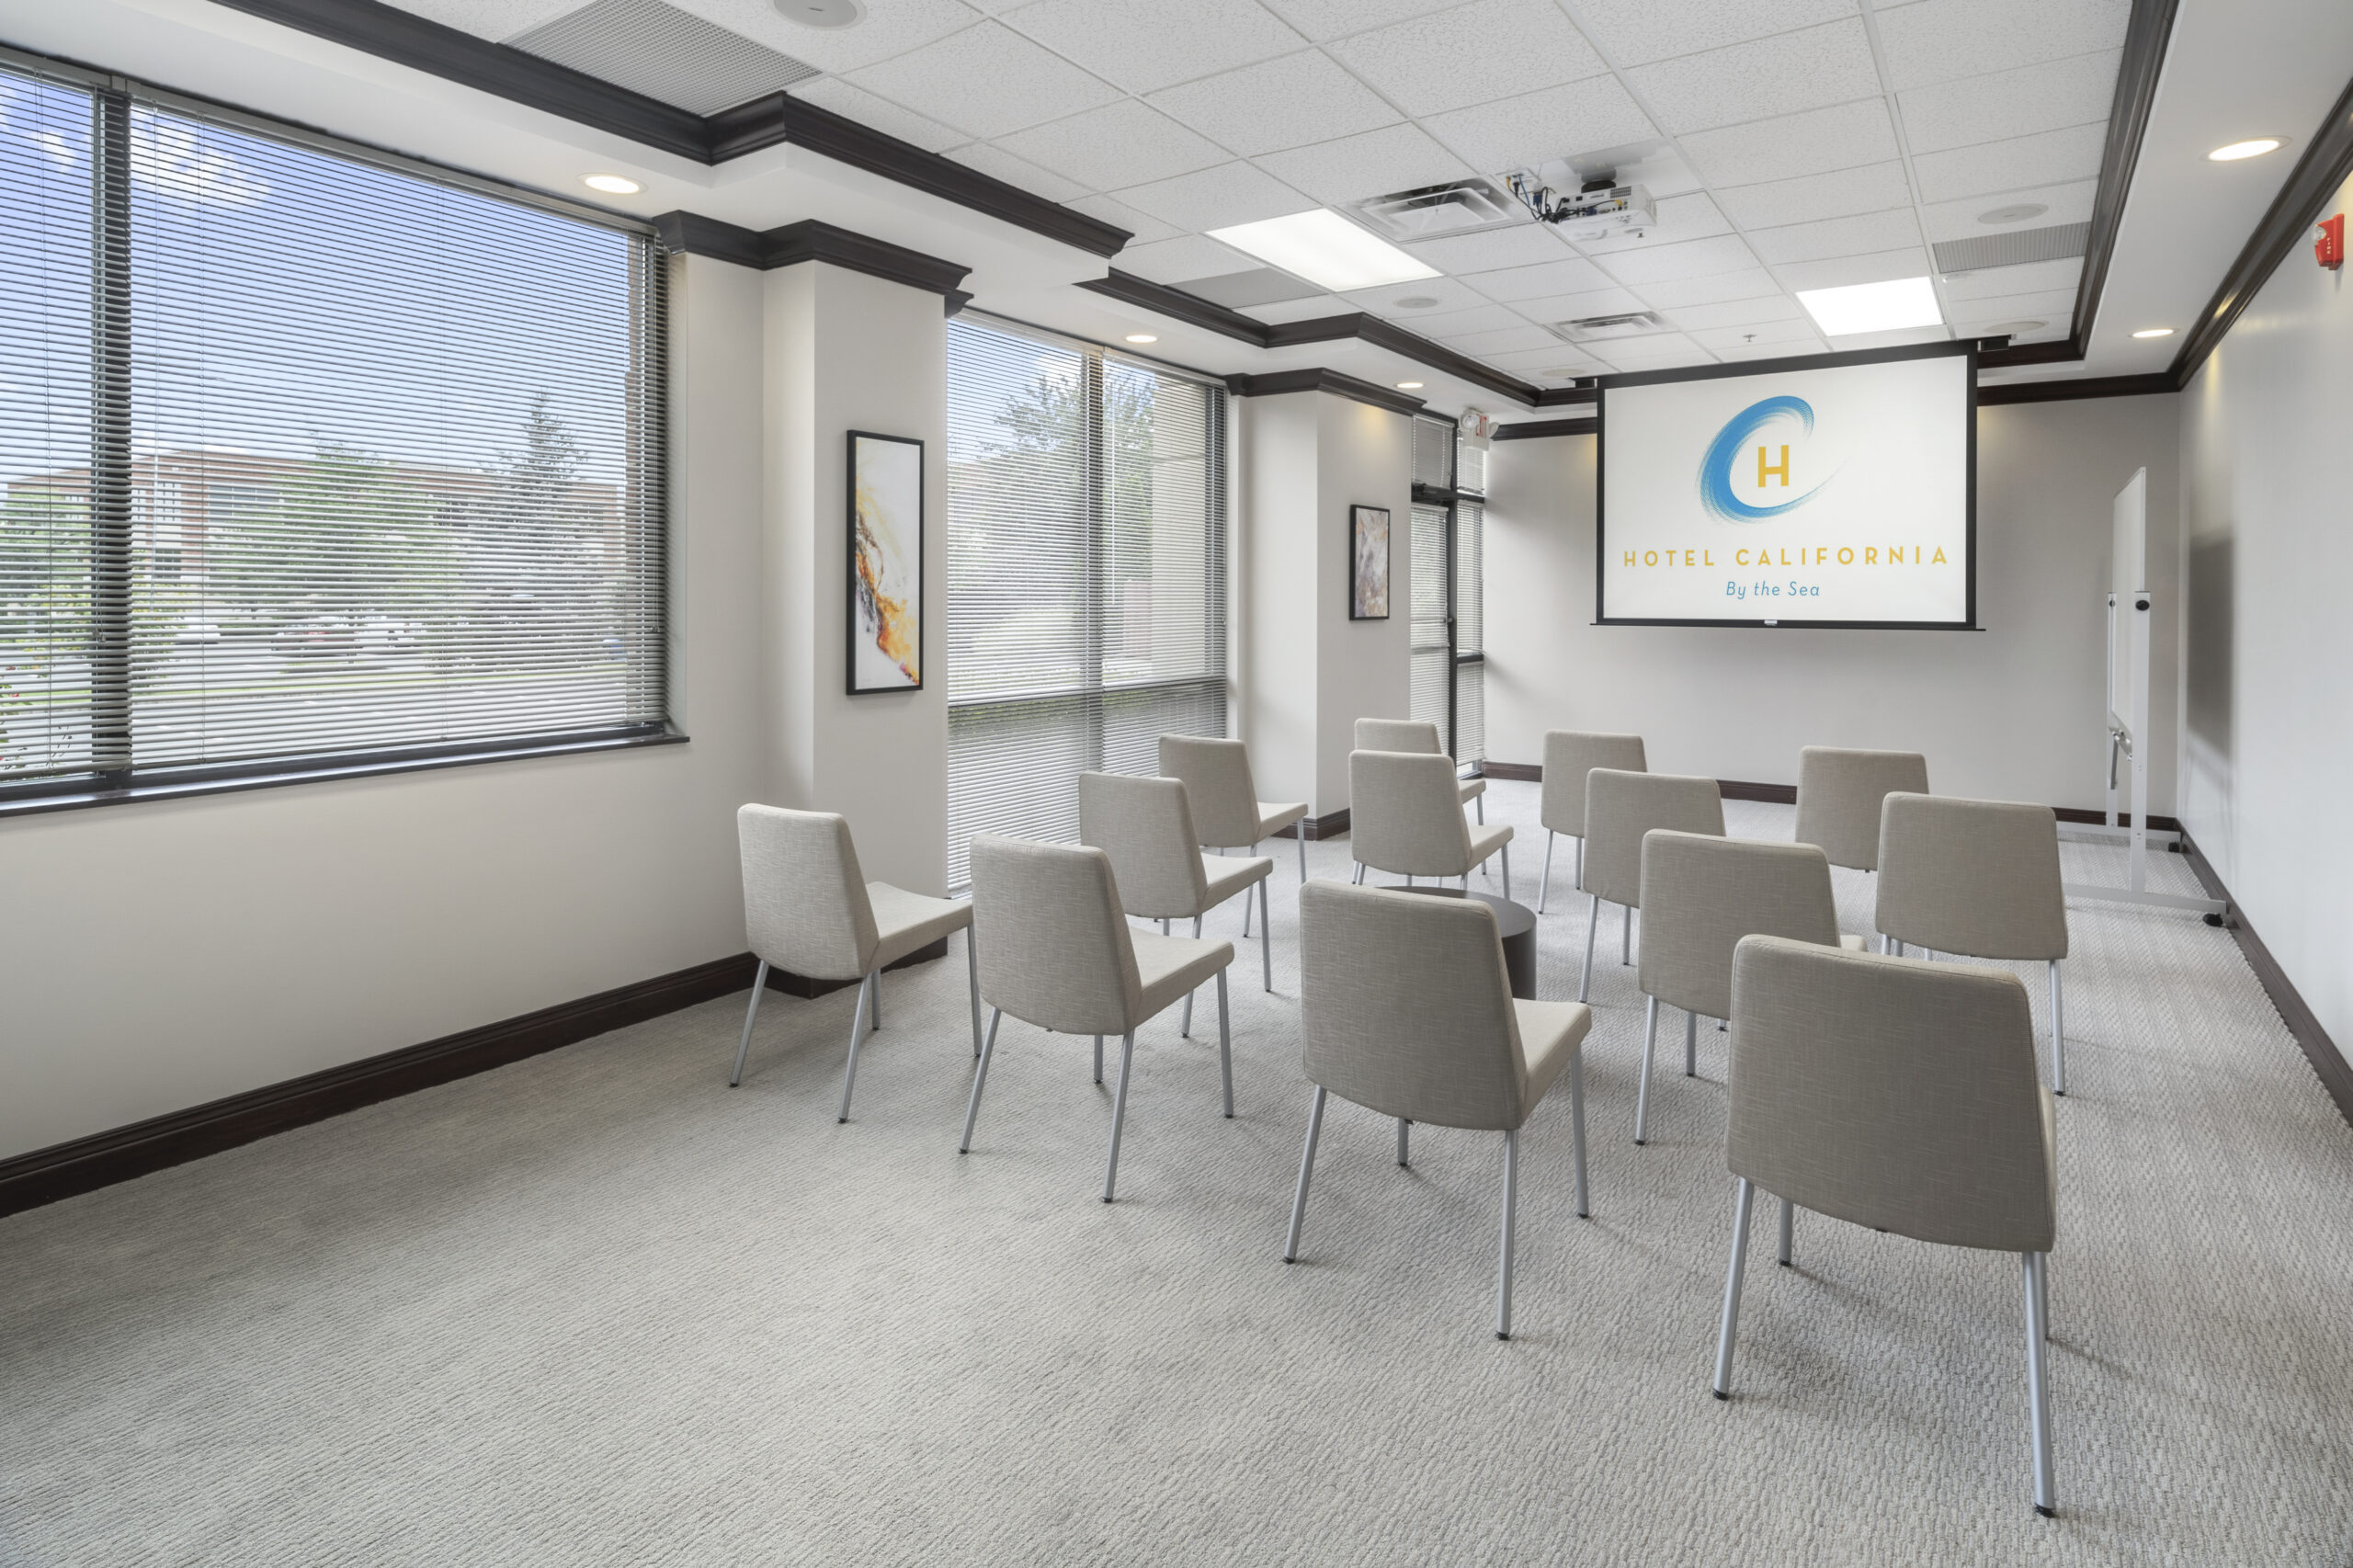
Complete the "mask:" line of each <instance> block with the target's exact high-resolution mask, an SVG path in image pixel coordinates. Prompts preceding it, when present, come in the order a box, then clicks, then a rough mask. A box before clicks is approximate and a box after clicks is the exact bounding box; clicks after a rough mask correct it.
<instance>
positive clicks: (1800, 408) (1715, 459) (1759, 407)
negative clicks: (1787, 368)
mask: <svg viewBox="0 0 2353 1568" xmlns="http://www.w3.org/2000/svg"><path fill="white" fill-rule="evenodd" d="M1776 419H1794V420H1796V421H1798V423H1799V425H1800V426H1801V428H1802V431H1803V433H1804V434H1806V435H1808V436H1811V435H1813V404H1812V403H1808V402H1806V400H1805V399H1803V398H1802V397H1768V398H1767V399H1765V400H1764V401H1763V402H1761V403H1750V404H1749V405H1748V406H1747V407H1746V408H1744V409H1742V410H1741V411H1740V412H1739V413H1738V414H1735V415H1733V416H1732V418H1731V419H1730V420H1729V421H1727V422H1726V424H1725V425H1724V427H1723V428H1722V429H1721V430H1719V431H1717V432H1716V438H1715V439H1714V440H1712V441H1711V442H1709V443H1708V455H1707V456H1706V457H1704V458H1701V459H1700V460H1699V499H1700V501H1701V503H1702V504H1703V505H1705V506H1707V508H1708V510H1709V511H1711V512H1713V513H1714V514H1715V515H1716V516H1717V517H1722V518H1723V519H1724V521H1726V522H1728V523H1757V522H1762V521H1764V520H1765V519H1766V518H1768V517H1779V516H1780V515H1781V514H1782V513H1784V512H1787V511H1790V510H1791V509H1792V508H1795V507H1798V506H1804V505H1805V504H1806V503H1807V502H1808V501H1811V500H1813V498H1814V497H1815V496H1816V495H1818V494H1821V493H1822V490H1823V487H1824V485H1827V484H1828V483H1830V482H1829V481H1828V480H1826V479H1825V480H1824V481H1823V482H1822V483H1821V484H1817V485H1815V486H1814V487H1813V489H1811V490H1808V491H1807V492H1805V494H1802V495H1800V496H1798V497H1796V498H1795V499H1794V500H1790V501H1783V502H1781V503H1780V504H1779V505H1778V506H1750V505H1749V504H1748V503H1747V502H1745V501H1743V500H1742V499H1741V498H1740V497H1739V496H1737V495H1734V494H1733V493H1732V465H1733V463H1734V462H1735V461H1737V460H1739V459H1740V458H1741V457H1742V456H1743V455H1744V454H1745V452H1746V451H1747V449H1748V438H1749V437H1752V436H1754V435H1756V432H1757V431H1759V430H1761V429H1763V428H1764V427H1765V426H1768V425H1769V424H1771V423H1772V422H1773V421H1774V420H1776ZM1788 462H1789V449H1787V448H1786V447H1785V448H1783V449H1782V455H1781V464H1780V465H1779V468H1778V469H1775V470H1773V471H1771V472H1779V475H1780V478H1781V483H1783V484H1787V483H1789V482H1790V481H1789V469H1788ZM1758 463H1759V468H1760V471H1762V470H1764V469H1765V464H1764V460H1763V459H1762V458H1760V459H1759V460H1758ZM1759 483H1760V484H1761V483H1763V482H1762V481H1761V480H1760V481H1759Z"/></svg>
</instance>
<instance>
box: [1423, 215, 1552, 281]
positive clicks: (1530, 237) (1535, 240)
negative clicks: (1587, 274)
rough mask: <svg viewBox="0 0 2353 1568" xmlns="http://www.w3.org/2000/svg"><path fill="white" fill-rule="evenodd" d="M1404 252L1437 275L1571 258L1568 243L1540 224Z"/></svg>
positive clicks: (1459, 236) (1465, 236)
mask: <svg viewBox="0 0 2353 1568" xmlns="http://www.w3.org/2000/svg"><path fill="white" fill-rule="evenodd" d="M1405 250H1406V252H1407V254H1409V255H1411V256H1414V257H1415V258H1416V259H1417V260H1420V261H1423V262H1426V263H1427V264H1428V265H1430V266H1432V267H1437V268H1438V270H1439V271H1440V272H1495V271H1499V270H1501V269H1502V268H1504V267H1534V266H1537V265H1539V264H1540V263H1543V262H1547V261H1565V260H1567V259H1568V258H1569V257H1570V256H1571V255H1572V254H1573V253H1572V252H1571V251H1570V249H1569V245H1568V242H1567V241H1565V240H1563V239H1562V238H1561V236H1560V235H1559V234H1558V233H1554V232H1553V231H1552V229H1551V228H1549V227H1548V226H1546V225H1545V224H1542V223H1520V224H1516V225H1515V226H1513V227H1511V228H1508V229H1488V230H1484V231H1483V232H1481V233H1475V234H1455V235H1452V236H1450V237H1449V238H1446V239H1442V240H1424V241H1422V242H1421V243H1420V244H1411V245H1407V246H1406V247H1405Z"/></svg>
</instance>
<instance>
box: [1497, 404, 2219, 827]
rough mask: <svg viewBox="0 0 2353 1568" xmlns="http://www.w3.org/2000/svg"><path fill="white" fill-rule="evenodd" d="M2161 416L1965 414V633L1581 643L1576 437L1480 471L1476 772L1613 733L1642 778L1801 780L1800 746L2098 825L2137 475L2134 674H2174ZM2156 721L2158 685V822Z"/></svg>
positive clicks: (2172, 422)
mask: <svg viewBox="0 0 2353 1568" xmlns="http://www.w3.org/2000/svg"><path fill="white" fill-rule="evenodd" d="M2175 402H2176V400H2175V399H2174V398H2172V397H2170V396H2158V397H2136V398H2098V399H2086V400H2080V401H2073V402H2063V403H2023V404H2011V405H2006V406H2003V407H1997V408H1988V409H1984V410H1981V411H1980V413H1979V415H1978V455H1977V461H1978V491H1977V537H1978V569H1977V570H1978V575H1977V602H1978V621H1979V624H1980V625H1982V626H1983V627H1984V631H1797V630H1790V631H1782V630H1768V629H1763V628H1746V627H1725V628H1699V627H1648V626H1620V627H1607V628H1604V627H1597V626H1595V625H1593V624H1592V620H1593V614H1594V597H1593V573H1594V533H1593V530H1594V489H1593V484H1594V447H1595V439H1594V437H1590V436H1574V437H1552V438H1549V439H1542V440H1526V441H1499V442H1497V443H1496V444H1495V449H1494V450H1493V451H1492V452H1490V453H1489V455H1488V463H1487V487H1488V503H1487V524H1486V636H1487V675H1486V700H1487V755H1488V756H1490V757H1492V758H1494V759H1495V760H1496V761H1499V762H1505V763H1521V764H1532V763H1536V762H1539V761H1540V760H1541V758H1542V756H1543V733H1544V732H1545V731H1546V730H1548V729H1590V730H1612V731H1631V732H1633V733H1640V734H1642V735H1643V736H1644V737H1645V738H1646V739H1647V741H1648V742H1649V752H1650V762H1651V767H1654V768H1655V769H1657V770H1659V771H1661V772H1673V773H1696V774H1704V775H1708V776H1711V777H1714V778H1732V779H1741V780H1745V781H1750V782H1756V783H1774V784H1790V783H1794V782H1795V781H1796V778H1797V754H1798V748H1799V747H1801V746H1805V745H1845V746H1868V747H1880V748H1885V749H1891V750H1905V751H1919V752H1923V753H1925V754H1927V758H1928V778H1929V779H1930V781H1931V782H1932V783H1933V784H1934V786H1935V787H1936V790H1937V791H1938V793H1939V794H1955V795H1972V796H1977V797H1981V798H1987V799H2003V800H2020V801H2041V802H2044V803H2046V804H2050V805H2054V806H2086V807H2094V808H2096V807H2097V806H2098V805H2099V804H2100V803H2101V800H2102V795H2103V790H2104V786H2105V783H2106V773H2105V768H2106V758H2107V744H2106V740H2105V732H2104V728H2103V724H2102V715H2103V713H2104V711H2105V708H2106V701H2105V689H2106V680H2107V673H2106V672H2107V663H2106V656H2105V653H2104V652H2103V648H2102V642H2101V639H2102V635H2103V626H2104V620H2103V616H2104V613H2105V612H2104V606H2105V603H2106V594H2107V583H2108V553H2109V502H2110V499H2111V498H2112V497H2113V496H2114V494H2115V493H2116V491H2117V490H2119V489H2120V488H2121V487H2122V486H2123V484H2124V483H2125V481H2127V480H2128V479H2130V478H2131V474H2132V471H2133V470H2134V469H2135V468H2139V467H2143V466H2145V467H2146V468H2147V469H2148V471H2149V532H2150V543H2149V551H2150V556H2151V559H2152V561H2153V562H2154V563H2155V564H2156V566H2157V568H2158V575H2159V580H2158V581H2156V582H2154V583H2153V584H2152V587H2153V588H2154V590H2155V592H2156V595H2157V607H2158V608H2157V610H2156V612H2155V613H2156V621H2155V625H2154V637H2155V642H2156V648H2155V657H2154V663H2155V667H2156V668H2157V669H2158V670H2159V671H2160V672H2162V671H2165V670H2169V669H2171V668H2172V666H2173V661H2174V658H2175V636H2176V631H2175V629H2176V627H2177V625H2178V624H2179V603H2178V598H2177V595H2176V592H2175V588H2176V582H2175V577H2176V572H2175V570H2174V566H2173V557H2174V553H2175V538H2176V535H2175V519H2176V517H2177V503H2176V499H2175V494H2176V485H2175V473H2176V462H2175V446H2176V434H2177V433H2176V415H2175V410H2174V404H2175ZM2174 715H2175V705H2174V703H2173V701H2172V700H2171V698H2170V693H2169V692H2168V691H2167V690H2166V689H2165V687H2164V686H2163V685H2162V684H2161V685H2160V688H2159V690H2158V691H2157V693H2156V695H2155V698H2154V701H2153V705H2152V727H2153V729H2154V731H2155V732H2156V733H2155V737H2154V740H2155V745H2154V760H2153V763H2152V766H2151V769H2150V773H2151V778H2150V800H2151V809H2152V811H2153V812H2156V813H2169V812H2172V810H2173V799H2174V790H2173V767H2172V754H2173V747H2174V738H2173V737H2174Z"/></svg>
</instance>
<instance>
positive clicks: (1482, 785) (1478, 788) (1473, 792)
mask: <svg viewBox="0 0 2353 1568" xmlns="http://www.w3.org/2000/svg"><path fill="white" fill-rule="evenodd" d="M1486 792H1487V781H1486V780H1485V779H1483V778H1465V779H1464V780H1463V781H1462V782H1461V783H1460V784H1458V785H1456V786H1455V793H1456V794H1458V795H1460V796H1461V797H1462V798H1463V799H1464V800H1465V801H1475V800H1477V799H1478V798H1479V797H1480V796H1482V795H1483V794H1485V793H1486Z"/></svg>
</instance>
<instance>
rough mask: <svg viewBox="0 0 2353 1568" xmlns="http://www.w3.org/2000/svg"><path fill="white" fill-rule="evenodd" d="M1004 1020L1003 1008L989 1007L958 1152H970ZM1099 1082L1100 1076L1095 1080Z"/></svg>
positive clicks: (973, 1071)
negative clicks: (974, 1121) (986, 1031)
mask: <svg viewBox="0 0 2353 1568" xmlns="http://www.w3.org/2000/svg"><path fill="white" fill-rule="evenodd" d="M1004 1021H1005V1009H1004V1008H1002V1007H991V1008H990V1009H989V1032H988V1038H987V1039H985V1040H983V1041H982V1042H981V1064H980V1065H979V1066H978V1067H975V1068H973V1069H972V1098H971V1099H970V1100H969V1101H967V1102H966V1103H965V1106H964V1141H963V1142H961V1143H959V1144H957V1145H956V1152H957V1153H960V1154H969V1153H972V1121H973V1119H974V1118H976V1117H978V1116H979V1115H980V1114H981V1085H983V1084H985V1083H987V1082H988V1081H989V1058H991V1057H993V1056H995V1054H996V1027H997V1025H998V1024H1000V1023H1003V1022H1004ZM1096 1081H1097V1083H1100V1082H1101V1081H1102V1080H1101V1079H1100V1078H1098V1079H1097V1080H1096Z"/></svg>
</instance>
